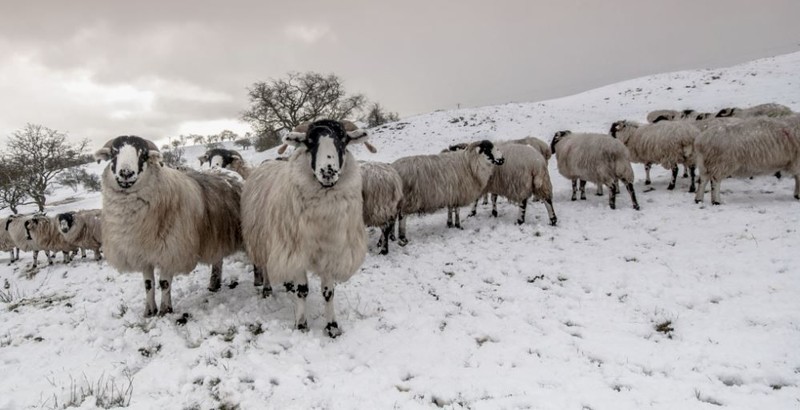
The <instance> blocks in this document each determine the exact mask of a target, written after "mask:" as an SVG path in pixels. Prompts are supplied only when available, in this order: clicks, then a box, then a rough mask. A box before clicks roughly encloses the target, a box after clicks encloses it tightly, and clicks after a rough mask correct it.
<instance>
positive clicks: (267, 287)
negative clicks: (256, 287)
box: [253, 266, 272, 299]
mask: <svg viewBox="0 0 800 410" xmlns="http://www.w3.org/2000/svg"><path fill="white" fill-rule="evenodd" d="M253 268H255V266H253ZM258 270H259V272H260V273H261V279H262V281H263V282H264V287H262V288H261V297H262V298H264V299H266V298H268V297H270V296H272V282H270V280H269V274H268V273H267V272H266V269H262V268H258Z"/></svg>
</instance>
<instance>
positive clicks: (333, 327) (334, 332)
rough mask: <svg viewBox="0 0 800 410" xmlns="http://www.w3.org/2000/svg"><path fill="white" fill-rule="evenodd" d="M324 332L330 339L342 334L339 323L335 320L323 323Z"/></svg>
mask: <svg viewBox="0 0 800 410" xmlns="http://www.w3.org/2000/svg"><path fill="white" fill-rule="evenodd" d="M325 333H326V334H327V335H328V336H329V337H330V338H331V339H335V338H337V337H339V336H341V335H342V331H341V330H340V329H339V324H338V323H336V322H330V323H328V324H327V325H325Z"/></svg>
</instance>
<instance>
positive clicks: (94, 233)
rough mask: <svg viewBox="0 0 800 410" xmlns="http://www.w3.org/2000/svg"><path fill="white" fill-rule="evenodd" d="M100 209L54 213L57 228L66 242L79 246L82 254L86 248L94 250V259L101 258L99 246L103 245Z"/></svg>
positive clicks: (84, 254)
mask: <svg viewBox="0 0 800 410" xmlns="http://www.w3.org/2000/svg"><path fill="white" fill-rule="evenodd" d="M101 218H102V211H101V210H99V209H90V210H84V211H74V212H65V213H61V214H58V215H56V220H57V221H58V229H59V231H60V232H61V235H62V236H63V237H64V240H66V241H67V242H68V243H70V244H72V245H74V246H77V247H79V248H81V251H82V256H83V257H85V256H86V253H85V252H86V251H85V250H86V249H91V250H92V252H94V259H95V260H98V261H99V260H100V259H102V255H101V254H100V247H102V246H103V234H102V228H101V226H100V225H101Z"/></svg>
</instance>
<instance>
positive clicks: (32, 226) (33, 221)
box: [25, 215, 47, 241]
mask: <svg viewBox="0 0 800 410" xmlns="http://www.w3.org/2000/svg"><path fill="white" fill-rule="evenodd" d="M46 221H47V217H46V216H43V215H36V216H34V217H33V218H30V219H28V220H27V221H25V239H27V240H29V241H30V240H33V237H32V236H31V231H35V230H36V228H38V227H39V225H40V224H42V223H44V222H46Z"/></svg>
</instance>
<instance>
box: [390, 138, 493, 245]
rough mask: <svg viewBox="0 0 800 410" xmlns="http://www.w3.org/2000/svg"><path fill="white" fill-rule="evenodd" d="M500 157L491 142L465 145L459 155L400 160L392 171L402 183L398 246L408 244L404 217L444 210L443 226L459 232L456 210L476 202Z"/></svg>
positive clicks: (423, 156) (416, 157)
mask: <svg viewBox="0 0 800 410" xmlns="http://www.w3.org/2000/svg"><path fill="white" fill-rule="evenodd" d="M504 161H505V160H504V159H503V154H502V152H500V150H498V149H496V148H495V146H494V144H493V143H492V142H491V141H488V140H483V141H476V142H473V143H471V144H468V145H467V147H466V149H465V150H463V151H453V152H443V153H440V154H438V155H415V156H410V157H404V158H400V159H398V160H397V161H395V162H393V163H392V167H394V169H396V170H397V172H398V173H399V174H400V178H401V179H402V180H403V199H402V200H401V201H400V212H399V213H398V223H399V227H398V238H397V239H398V244H399V245H401V246H404V245H406V244H407V243H408V239H407V238H406V220H405V219H406V216H407V215H410V214H416V213H431V212H435V211H438V210H439V209H442V208H447V226H448V227H452V226H455V227H457V228H461V217H460V214H459V207H462V206H466V205H470V204H472V203H473V202H474V201H476V200H478V198H480V195H481V193H482V192H483V191H484V189H485V188H486V184H487V183H488V182H489V178H490V177H491V176H492V171H493V168H494V167H495V166H502V165H503V162H504Z"/></svg>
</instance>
